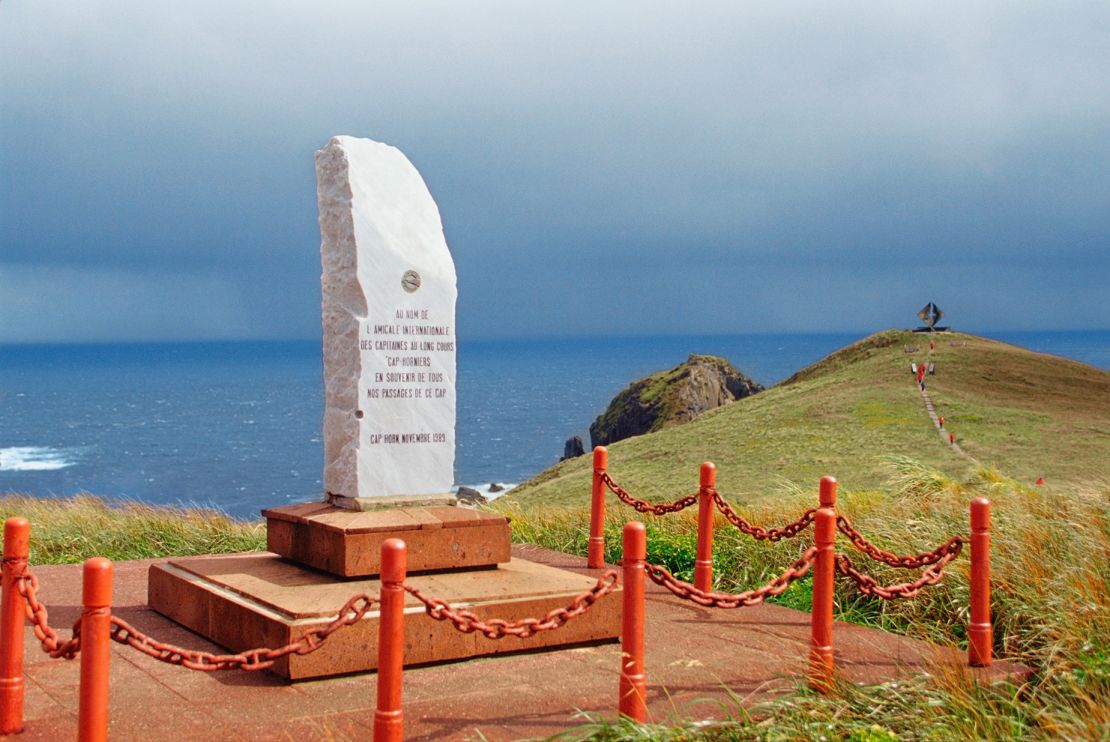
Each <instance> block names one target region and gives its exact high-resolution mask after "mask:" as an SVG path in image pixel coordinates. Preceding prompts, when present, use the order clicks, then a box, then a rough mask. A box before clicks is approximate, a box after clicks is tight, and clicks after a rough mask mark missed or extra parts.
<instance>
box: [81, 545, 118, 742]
mask: <svg viewBox="0 0 1110 742" xmlns="http://www.w3.org/2000/svg"><path fill="white" fill-rule="evenodd" d="M83 578H84V579H83V589H82V593H81V594H82V602H83V603H84V610H83V611H82V612H81V693H80V698H79V700H78V705H77V739H78V740H79V742H105V741H106V740H107V739H108V671H109V668H110V666H111V665H110V663H111V660H112V639H111V628H112V563H111V562H110V561H108V560H107V559H105V558H104V557H93V558H92V559H89V560H87V561H86V562H85V569H84V574H83Z"/></svg>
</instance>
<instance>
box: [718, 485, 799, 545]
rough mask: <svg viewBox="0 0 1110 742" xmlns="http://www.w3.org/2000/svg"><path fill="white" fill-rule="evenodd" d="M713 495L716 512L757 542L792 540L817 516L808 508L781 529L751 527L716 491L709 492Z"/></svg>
mask: <svg viewBox="0 0 1110 742" xmlns="http://www.w3.org/2000/svg"><path fill="white" fill-rule="evenodd" d="M710 492H711V493H712V494H713V502H714V503H716V505H717V510H719V511H721V515H723V516H725V520H727V521H728V522H729V523H731V524H732V525H734V526H736V527H737V528H739V529H740V532H741V533H746V534H747V535H749V536H751V537H752V538H754V539H756V540H759V541H772V542H774V541H781V540H782V539H784V538H794V537H795V536H797V535H798V534H799V533H801V532H802V531H804V530H805V529H807V528H809V524H810V523H812V522H813V519H814V518H815V517H816V516H817V510H816V509H815V508H810V509H809V510H807V511H805V512H804V513H802V517H801V518H798V520H796V521H794V522H793V523H787V524H786V525H785V526H782V527H781V528H763V527H762V526H756V525H752V524H751V523H749V522H748V521H746V520H744V519H743V518H742V517H740V514H739V513H737V512H736V511H735V510H733V509H732V506H731V505H729V504H728V501H727V500H725V498H724V497H722V496H721V493H720V492H718V491H717V490H710Z"/></svg>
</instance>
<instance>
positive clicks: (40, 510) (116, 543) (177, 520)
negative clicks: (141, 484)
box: [0, 494, 266, 564]
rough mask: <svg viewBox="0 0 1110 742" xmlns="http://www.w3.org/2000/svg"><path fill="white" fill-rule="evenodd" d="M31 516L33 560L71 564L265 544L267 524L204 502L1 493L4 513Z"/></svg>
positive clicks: (255, 547)
mask: <svg viewBox="0 0 1110 742" xmlns="http://www.w3.org/2000/svg"><path fill="white" fill-rule="evenodd" d="M13 516H20V517H23V518H27V519H28V520H29V521H30V522H31V559H30V561H31V564H68V563H73V562H81V561H84V560H85V559H88V558H89V557H93V556H103V557H107V558H109V559H113V560H121V559H149V558H154V557H166V556H188V555H192V554H215V553H231V552H239V551H256V550H258V549H265V548H266V527H265V525H264V524H263V523H261V522H251V523H248V522H244V521H239V520H234V519H233V518H229V517H228V516H226V515H223V514H222V513H218V512H216V511H213V510H204V509H200V508H167V507H151V506H149V505H141V504H138V503H120V504H116V505H113V504H109V503H108V502H106V501H104V500H102V499H100V498H99V497H94V496H92V495H78V496H75V497H70V498H65V499H40V498H36V497H29V496H24V495H14V494H9V495H5V496H3V497H0V518H3V519H5V520H6V519H7V518H11V517H13Z"/></svg>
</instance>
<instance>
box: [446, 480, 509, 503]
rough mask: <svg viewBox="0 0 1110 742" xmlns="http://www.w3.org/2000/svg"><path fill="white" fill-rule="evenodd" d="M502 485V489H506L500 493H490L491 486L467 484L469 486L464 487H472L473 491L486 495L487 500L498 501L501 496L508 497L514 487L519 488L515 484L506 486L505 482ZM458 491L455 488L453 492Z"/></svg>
mask: <svg viewBox="0 0 1110 742" xmlns="http://www.w3.org/2000/svg"><path fill="white" fill-rule="evenodd" d="M500 484H501V486H502V487H504V489H503V490H501V491H500V492H490V491H489V488H490V485H489V484H474V485H470V484H467V485H463V486H464V487H470V488H471V489H476V490H478V491H479V492H481V493H482V494H483V495H485V497H486V499H487V500H496V499H497V498H498V497H501V495H507V494H508V493H509V490H511V489H512V488H513V487H516V486H517V485H516V484H515V483H514V484H506V483H504V482H501V483H500ZM458 491H459V488H458V487H454V488H453V489H452V492H455V493H458Z"/></svg>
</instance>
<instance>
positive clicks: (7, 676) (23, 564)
mask: <svg viewBox="0 0 1110 742" xmlns="http://www.w3.org/2000/svg"><path fill="white" fill-rule="evenodd" d="M30 546H31V524H30V523H29V522H28V521H27V519H26V518H8V520H7V521H5V522H4V573H3V590H4V595H3V602H2V604H0V734H15V733H16V732H21V731H23V695H24V682H23V622H24V616H25V614H24V607H23V606H24V603H25V601H24V599H23V595H22V594H20V592H19V587H18V586H17V585H16V582H17V581H18V580H20V579H22V577H23V571H24V570H25V569H26V568H27V555H28V553H29V552H30Z"/></svg>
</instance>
